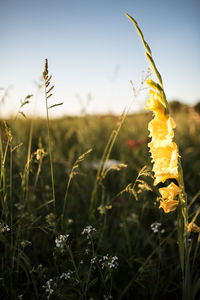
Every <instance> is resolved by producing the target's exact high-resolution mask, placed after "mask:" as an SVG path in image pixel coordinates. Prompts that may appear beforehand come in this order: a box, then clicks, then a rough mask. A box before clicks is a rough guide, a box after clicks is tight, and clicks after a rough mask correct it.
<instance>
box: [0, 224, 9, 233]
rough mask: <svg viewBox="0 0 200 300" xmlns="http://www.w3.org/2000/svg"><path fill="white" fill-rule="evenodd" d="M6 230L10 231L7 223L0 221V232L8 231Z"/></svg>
mask: <svg viewBox="0 0 200 300" xmlns="http://www.w3.org/2000/svg"><path fill="white" fill-rule="evenodd" d="M8 231H10V228H9V226H8V225H3V224H1V222H0V232H8Z"/></svg>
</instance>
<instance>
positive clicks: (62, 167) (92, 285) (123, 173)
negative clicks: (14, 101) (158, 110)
mask: <svg viewBox="0 0 200 300" xmlns="http://www.w3.org/2000/svg"><path fill="white" fill-rule="evenodd" d="M150 118H151V116H150V114H149V113H141V114H136V115H128V116H127V118H126V121H125V124H124V126H122V128H121V131H120V133H119V135H118V136H117V139H116V141H115V144H114V145H113V149H112V152H111V153H110V157H109V160H107V162H108V163H109V162H111V166H114V167H113V168H110V167H111V166H105V167H106V169H105V170H108V169H109V168H110V170H109V172H107V174H106V176H105V177H103V178H102V179H101V184H99V188H98V190H96V184H97V176H96V174H97V173H98V168H99V165H100V162H101V158H102V153H103V152H104V149H105V146H106V144H107V141H108V140H109V133H110V134H112V131H113V129H114V128H118V126H119V124H117V123H118V120H119V117H117V116H112V115H110V116H85V117H81V118H78V117H74V118H72V117H68V118H62V119H55V120H52V121H51V123H50V134H51V140H52V151H53V154H54V155H53V159H54V160H53V167H54V182H55V195H56V199H57V202H56V211H55V208H54V204H53V203H54V202H53V201H52V200H53V199H52V187H51V171H50V158H49V155H48V137H47V134H46V121H45V120H43V119H35V120H29V119H17V120H15V122H13V120H7V121H6V123H4V122H1V158H2V159H1V281H0V283H1V295H2V298H3V299H20V297H21V298H22V299H28V298H30V299H45V298H48V297H49V298H51V299H104V296H105V297H107V299H109V297H111V296H112V297H113V299H132V295H133V293H134V297H135V299H139V298H140V299H141V298H142V299H160V297H162V299H167V298H168V297H172V298H174V299H180V298H181V293H182V287H181V268H180V264H179V258H178V245H177V224H176V222H175V220H176V212H172V213H170V214H167V215H166V214H164V213H163V212H162V211H161V210H159V209H158V202H157V201H156V199H157V197H158V196H159V195H158V193H157V191H155V188H154V186H153V183H152V182H153V179H152V178H151V176H152V174H151V173H150V171H149V170H150V169H151V163H150V158H149V154H148V147H147V142H148V131H147V123H148V122H149V120H150ZM175 119H176V120H177V124H178V122H179V120H181V122H182V126H178V128H177V130H176V134H177V142H178V143H179V145H180V149H181V153H182V156H183V157H184V160H183V170H184V174H186V181H185V182H186V189H187V193H188V200H189V203H193V204H191V206H190V210H189V215H190V218H191V219H192V218H193V217H194V216H195V212H196V210H197V209H198V207H199V205H198V199H199V198H198V197H199V186H198V182H199V170H198V162H199V143H200V129H199V123H198V121H197V119H196V115H194V112H193V111H192V110H191V109H190V110H187V111H185V110H183V111H180V112H178V113H177V114H176V116H175ZM32 122H33V124H34V125H33V132H32V142H31V145H32V146H31V155H30V159H29V164H28V166H29V180H28V185H27V184H26V185H24V183H23V178H24V175H23V174H24V170H25V168H27V158H26V157H27V154H28V153H29V150H28V149H29V147H30V146H29V145H30V141H29V139H30V132H29V131H30V129H31V128H32V125H31V124H32ZM86 124H87V126H86ZM145 124H146V125H145ZM188 129H189V130H188ZM21 143H23V144H22V145H21ZM91 148H92V149H93V150H92V151H91V152H90V153H88V155H87V156H85V157H84V160H82V159H81V160H80V159H78V158H80V157H81V155H82V154H83V153H86V152H87V151H88V149H91ZM82 158H83V156H82ZM77 160H78V167H76V168H74V166H77ZM79 162H80V163H79ZM119 164H126V165H127V167H126V168H119V169H117V168H116V165H119ZM144 165H146V166H147V168H145V169H143V171H144V174H143V173H141V174H140V170H141V169H142V168H143V166H144ZM75 171H76V173H74V172H75ZM145 172H146V173H145ZM72 173H73V176H72ZM139 174H140V175H139ZM138 175H139V176H138ZM146 175H147V176H146ZM136 179H137V180H136ZM138 179H139V181H138ZM69 180H70V184H69ZM67 186H68V187H67ZM94 189H95V190H96V192H95V193H96V194H95V198H96V199H95V202H93V203H94V208H93V213H92V217H91V202H90V200H91V197H92V195H93V192H92V191H94ZM22 191H23V192H22ZM66 191H67V202H66V203H65V201H64V199H65V197H66V196H65V195H66ZM24 193H25V195H26V197H24ZM156 193H157V194H156ZM192 199H194V200H192ZM63 208H64V214H63ZM63 215H64V218H63V219H62V218H61V216H63ZM63 220H64V221H63ZM90 226H91V227H90ZM68 235H69V236H68ZM190 239H191V241H190V245H191V250H190V252H191V253H190V258H191V265H192V268H191V271H192V274H193V275H192V276H193V278H194V279H195V282H196V287H194V288H193V292H194V297H193V299H198V293H199V291H198V284H199V283H197V282H198V280H199V268H198V260H199V242H198V239H199V238H198V234H195V233H190ZM116 257H117V258H118V259H116ZM51 279H52V280H51ZM49 280H50V281H49ZM195 297H196V298H195Z"/></svg>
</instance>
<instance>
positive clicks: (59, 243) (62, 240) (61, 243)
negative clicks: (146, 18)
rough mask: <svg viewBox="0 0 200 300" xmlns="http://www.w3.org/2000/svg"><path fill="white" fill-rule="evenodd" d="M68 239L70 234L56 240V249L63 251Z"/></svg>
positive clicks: (61, 235) (60, 236)
mask: <svg viewBox="0 0 200 300" xmlns="http://www.w3.org/2000/svg"><path fill="white" fill-rule="evenodd" d="M68 237H69V234H65V235H64V234H60V235H59V236H58V237H57V238H56V239H55V244H56V247H57V248H59V249H60V250H62V251H63V250H64V247H65V244H66V241H67V239H68Z"/></svg>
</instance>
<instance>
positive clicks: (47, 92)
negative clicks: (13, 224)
mask: <svg viewBox="0 0 200 300" xmlns="http://www.w3.org/2000/svg"><path fill="white" fill-rule="evenodd" d="M43 78H44V81H45V85H44V91H45V102H46V118H47V132H48V146H49V159H50V167H51V183H52V197H53V203H54V208H55V205H56V199H55V186H54V174H53V157H52V149H51V137H50V121H49V107H48V98H50V97H51V96H52V94H51V93H50V91H51V90H52V89H53V88H54V86H51V87H50V88H49V89H48V90H47V87H48V86H49V85H50V80H51V78H52V76H51V75H50V76H49V72H48V60H47V59H45V67H44V72H43Z"/></svg>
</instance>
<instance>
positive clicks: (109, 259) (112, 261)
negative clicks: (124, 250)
mask: <svg viewBox="0 0 200 300" xmlns="http://www.w3.org/2000/svg"><path fill="white" fill-rule="evenodd" d="M99 264H100V265H101V268H102V269H105V268H106V267H107V268H108V269H110V270H111V269H117V268H118V266H119V263H118V257H117V256H111V255H110V256H109V254H106V255H104V256H103V257H102V258H100V259H99Z"/></svg>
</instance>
